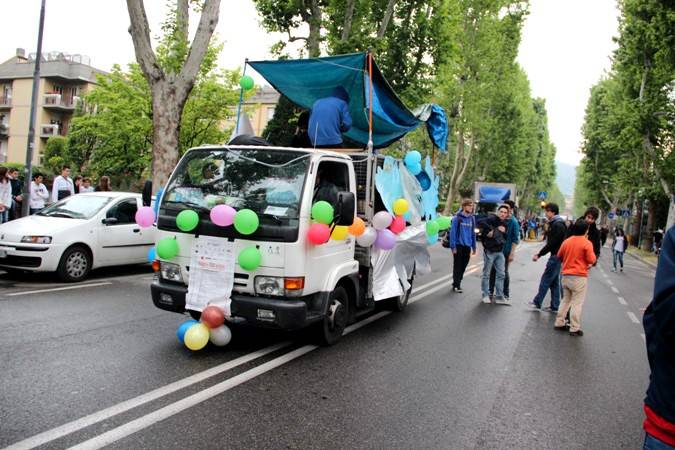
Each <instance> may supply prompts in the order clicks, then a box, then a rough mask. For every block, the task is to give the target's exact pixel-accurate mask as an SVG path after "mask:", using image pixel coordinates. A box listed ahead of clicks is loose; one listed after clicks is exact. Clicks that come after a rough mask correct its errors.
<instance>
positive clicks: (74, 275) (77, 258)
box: [56, 245, 92, 283]
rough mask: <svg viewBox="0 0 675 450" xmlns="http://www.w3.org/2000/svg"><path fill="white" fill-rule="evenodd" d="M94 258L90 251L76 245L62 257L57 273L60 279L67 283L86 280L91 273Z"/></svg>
mask: <svg viewBox="0 0 675 450" xmlns="http://www.w3.org/2000/svg"><path fill="white" fill-rule="evenodd" d="M91 264H92V257H91V255H90V254H89V250H87V248H85V247H83V246H81V245H74V246H72V247H70V248H68V249H66V251H65V252H63V255H61V261H59V267H58V269H57V271H56V273H57V274H58V276H59V278H61V280H63V281H67V282H70V283H72V282H75V281H82V280H84V279H85V278H86V277H87V275H89V271H91Z"/></svg>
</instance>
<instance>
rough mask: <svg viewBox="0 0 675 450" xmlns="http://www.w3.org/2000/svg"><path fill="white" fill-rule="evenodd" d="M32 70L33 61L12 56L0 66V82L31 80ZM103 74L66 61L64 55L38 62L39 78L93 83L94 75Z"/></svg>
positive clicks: (103, 73)
mask: <svg viewBox="0 0 675 450" xmlns="http://www.w3.org/2000/svg"><path fill="white" fill-rule="evenodd" d="M34 70H35V61H33V60H26V59H24V58H19V57H16V56H14V57H12V58H10V59H8V60H7V61H5V62H4V63H2V64H0V80H14V79H17V78H33V71H34ZM105 74H106V72H104V71H102V70H99V69H96V68H94V67H91V66H89V65H87V64H82V63H80V62H77V61H74V60H72V59H68V58H67V57H66V55H64V54H59V55H57V57H55V58H54V59H51V60H46V59H44V58H43V60H42V61H41V62H40V78H63V79H64V80H79V81H86V82H88V83H95V82H96V75H105Z"/></svg>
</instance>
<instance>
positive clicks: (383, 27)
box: [377, 0, 396, 39]
mask: <svg viewBox="0 0 675 450" xmlns="http://www.w3.org/2000/svg"><path fill="white" fill-rule="evenodd" d="M395 4H396V0H389V1H388V2H387V9H386V10H385V11H384V17H383V18H382V23H380V29H379V30H378V32H377V38H378V39H382V38H383V37H384V33H386V32H387V27H388V26H389V22H390V21H391V16H393V15H394V5H395Z"/></svg>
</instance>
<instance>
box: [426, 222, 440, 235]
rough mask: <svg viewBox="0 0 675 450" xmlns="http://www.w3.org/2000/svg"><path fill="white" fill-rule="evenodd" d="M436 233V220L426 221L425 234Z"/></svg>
mask: <svg viewBox="0 0 675 450" xmlns="http://www.w3.org/2000/svg"><path fill="white" fill-rule="evenodd" d="M435 234H438V222H436V221H435V220H429V221H427V236H433V235H435Z"/></svg>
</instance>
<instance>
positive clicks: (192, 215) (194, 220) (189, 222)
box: [176, 209, 199, 231]
mask: <svg viewBox="0 0 675 450" xmlns="http://www.w3.org/2000/svg"><path fill="white" fill-rule="evenodd" d="M198 224H199V214H197V213H196V212H194V211H192V210H191V209H186V210H183V211H181V212H180V213H178V215H177V216H176V225H177V226H178V228H180V230H181V231H192V230H194V229H195V228H197V225H198Z"/></svg>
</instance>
